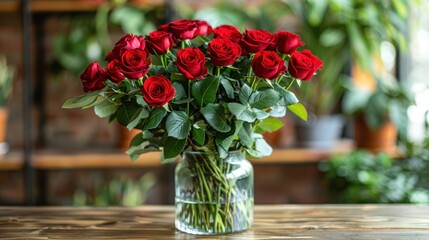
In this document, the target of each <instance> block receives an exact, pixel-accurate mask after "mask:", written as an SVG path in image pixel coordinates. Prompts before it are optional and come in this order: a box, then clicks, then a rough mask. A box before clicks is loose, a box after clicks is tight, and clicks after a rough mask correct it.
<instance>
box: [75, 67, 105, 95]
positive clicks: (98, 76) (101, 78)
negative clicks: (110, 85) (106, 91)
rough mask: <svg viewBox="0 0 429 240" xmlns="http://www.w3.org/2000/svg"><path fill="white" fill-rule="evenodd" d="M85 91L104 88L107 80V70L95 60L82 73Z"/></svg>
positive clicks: (81, 77)
mask: <svg viewBox="0 0 429 240" xmlns="http://www.w3.org/2000/svg"><path fill="white" fill-rule="evenodd" d="M80 79H81V80H82V84H83V91H84V92H91V91H97V90H100V89H102V88H104V82H105V81H106V80H107V74H106V70H104V69H103V68H102V67H100V65H98V62H97V61H95V62H93V63H91V64H89V66H88V67H87V68H86V69H85V71H83V73H82V74H81V75H80Z"/></svg>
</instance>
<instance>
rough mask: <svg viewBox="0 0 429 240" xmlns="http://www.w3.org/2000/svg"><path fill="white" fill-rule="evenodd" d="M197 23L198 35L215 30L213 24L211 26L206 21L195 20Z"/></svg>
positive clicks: (204, 34) (207, 33) (205, 34)
mask: <svg viewBox="0 0 429 240" xmlns="http://www.w3.org/2000/svg"><path fill="white" fill-rule="evenodd" d="M194 22H195V24H196V25H197V35H199V36H207V35H209V34H211V33H212V32H213V28H212V26H210V25H209V24H208V23H207V22H206V21H202V20H194Z"/></svg>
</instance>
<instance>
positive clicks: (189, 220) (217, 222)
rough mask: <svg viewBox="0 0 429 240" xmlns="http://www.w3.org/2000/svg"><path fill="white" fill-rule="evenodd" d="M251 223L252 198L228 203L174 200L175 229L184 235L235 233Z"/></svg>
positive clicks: (243, 229)
mask: <svg viewBox="0 0 429 240" xmlns="http://www.w3.org/2000/svg"><path fill="white" fill-rule="evenodd" d="M225 212H227V213H226V215H227V216H226V217H225V215H224V213H225ZM252 223H253V198H250V199H246V200H244V201H239V202H230V203H189V202H184V201H179V200H178V199H176V221H175V225H176V229H178V230H180V231H182V232H185V233H190V234H195V235H221V234H230V233H237V232H242V231H245V230H247V229H249V228H250V227H251V225H252Z"/></svg>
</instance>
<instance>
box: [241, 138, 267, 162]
mask: <svg viewBox="0 0 429 240" xmlns="http://www.w3.org/2000/svg"><path fill="white" fill-rule="evenodd" d="M246 152H247V153H248V154H250V156H251V157H254V158H262V157H266V156H269V155H271V154H272V153H273V149H272V148H271V146H270V145H269V144H268V143H267V142H266V141H265V140H264V139H263V138H257V139H256V140H255V149H246Z"/></svg>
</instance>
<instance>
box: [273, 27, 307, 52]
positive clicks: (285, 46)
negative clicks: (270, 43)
mask: <svg viewBox="0 0 429 240" xmlns="http://www.w3.org/2000/svg"><path fill="white" fill-rule="evenodd" d="M276 38H277V51H278V52H279V53H284V54H291V53H293V52H295V50H296V49H297V48H298V47H300V46H304V42H301V41H300V37H299V36H298V35H296V34H293V33H291V32H286V31H278V32H277V33H276Z"/></svg>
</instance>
